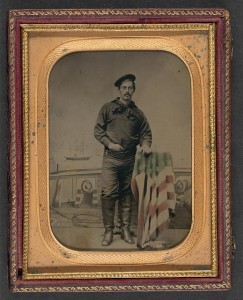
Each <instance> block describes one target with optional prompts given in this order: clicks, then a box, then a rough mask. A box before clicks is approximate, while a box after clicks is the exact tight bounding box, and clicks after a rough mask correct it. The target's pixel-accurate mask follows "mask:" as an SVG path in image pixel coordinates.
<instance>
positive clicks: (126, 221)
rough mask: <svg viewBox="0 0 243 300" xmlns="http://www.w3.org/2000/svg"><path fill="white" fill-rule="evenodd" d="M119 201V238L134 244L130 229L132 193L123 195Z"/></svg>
mask: <svg viewBox="0 0 243 300" xmlns="http://www.w3.org/2000/svg"><path fill="white" fill-rule="evenodd" d="M120 201H121V217H122V228H121V238H122V239H123V240H124V241H125V242H126V243H128V244H134V239H133V235H132V233H131V231H130V225H131V219H132V195H125V196H123V197H122V199H120Z"/></svg>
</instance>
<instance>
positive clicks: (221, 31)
mask: <svg viewBox="0 0 243 300" xmlns="http://www.w3.org/2000/svg"><path fill="white" fill-rule="evenodd" d="M148 10H149V9H146V11H148ZM24 11H25V12H27V10H24ZM60 11H61V10H60ZM89 11H92V10H89ZM96 11H97V10H96ZM116 11H118V10H116ZM129 11H132V10H129ZM139 11H140V15H139V16H129V14H127V15H123V16H122V17H121V16H116V15H112V16H111V15H109V16H105V17H101V16H99V17H97V16H90V15H87V16H83V15H82V16H80V15H79V16H75V17H71V18H69V17H65V16H63V17H60V16H53V17H45V16H43V15H41V14H35V15H34V16H31V10H29V12H30V15H29V16H26V15H24V16H21V15H18V14H15V12H18V11H11V12H10V18H13V17H14V32H15V34H14V35H15V36H14V40H15V41H11V40H9V47H11V46H12V47H13V46H14V48H15V53H14V56H15V61H14V64H15V74H14V75H15V77H14V81H15V83H14V86H12V85H11V83H10V84H9V87H10V90H9V94H10V111H11V107H12V106H13V103H12V101H15V107H16V109H15V120H16V122H15V124H14V126H15V140H16V143H15V147H16V176H17V179H16V184H17V186H16V191H17V203H16V206H15V207H13V206H12V205H11V203H12V202H11V199H12V191H11V185H10V190H9V195H10V220H11V216H12V215H13V214H16V215H17V220H18V221H17V224H16V228H17V245H16V247H17V249H13V246H14V245H13V244H12V242H11V241H12V239H11V236H12V235H13V234H15V230H16V228H14V227H13V225H12V223H11V221H10V231H9V232H10V237H9V239H10V269H11V264H12V258H11V256H12V255H15V258H16V260H17V268H16V270H15V272H16V274H15V275H16V278H17V279H16V281H15V282H13V279H12V276H13V274H11V275H10V286H11V287H12V288H13V287H18V288H23V287H24V288H31V287H37V286H38V287H54V286H55V287H64V286H65V287H70V286H74V287H75V286H79V287H80V286H83V287H87V286H89V287H92V286H96V287H97V286H104V285H108V286H117V285H119V286H124V287H126V286H133V287H135V286H140V287H141V286H143V287H144V286H147V285H157V286H158V285H159V286H162V285H181V286H186V285H193V286H195V288H188V290H189V289H191V290H198V289H200V288H197V287H196V285H202V286H204V285H205V289H207V287H206V286H207V285H211V288H210V289H211V290H213V289H214V290H218V289H220V288H219V287H217V285H220V284H222V283H225V282H226V264H230V269H231V261H230V260H226V256H227V253H226V247H225V244H226V241H225V233H226V228H225V223H224V221H225V195H224V193H223V190H224V183H225V178H224V176H225V173H224V169H225V164H224V152H225V148H224V147H225V141H224V138H225V123H224V114H225V110H224V102H225V94H224V90H225V64H226V59H227V55H228V54H227V53H226V50H225V46H224V42H223V41H224V40H225V34H226V20H225V15H224V13H225V11H224V10H218V11H221V12H222V15H221V16H211V15H210V14H209V13H208V12H209V11H211V12H212V11H215V10H206V11H205V10H203V9H202V10H198V9H197V11H201V12H203V11H205V15H203V16H199V15H196V14H195V15H185V16H182V15H180V14H179V15H178V16H169V15H166V16H162V17H161V16H159V15H154V14H153V13H152V15H149V16H146V15H143V10H141V9H140V10H139ZM152 11H155V9H151V12H152ZM165 11H166V10H165ZM169 11H170V10H167V12H169ZM173 11H175V10H173ZM178 11H180V10H178ZM186 11H187V12H192V11H194V10H191V9H190V10H186ZM35 12H37V11H36V10H35ZM190 22H193V23H214V24H215V25H216V144H217V151H216V153H217V218H218V245H219V246H218V253H219V276H218V277H216V278H154V279H151V278H149V279H148V278H146V279H145V278H139V279H85V280H84V279H82V280H81V279H77V280H70V279H65V280H63V279H62V280H23V279H22V277H21V273H22V263H23V262H22V254H23V253H22V247H23V244H22V237H23V236H22V232H23V144H22V129H23V125H22V92H21V91H22V73H21V72H22V70H21V66H22V60H21V28H20V26H21V24H58V23H59V24H67V23H68V24H76V23H93V24H94V23H95V24H102V23H104V24H105V23H106V24H109V23H124V24H125V23H148V24H151V23H161V24H162V23H190ZM9 34H10V30H9ZM13 43H15V45H13ZM228 59H229V58H228ZM10 72H11V70H10ZM12 89H15V90H14V92H15V99H11V92H13V90H12ZM10 119H11V117H10ZM10 124H11V120H10ZM228 130H229V131H230V128H228ZM13 133H14V131H13V128H10V144H9V149H10V152H9V159H10V161H9V163H10V178H11V175H13V174H11V172H12V171H11V158H12V156H11V148H12V147H13V146H14V145H13V144H12V142H11V135H12V134H13ZM229 252H231V249H230V251H229ZM214 285H215V287H213V286H214ZM172 289H173V290H174V288H172ZM182 289H183V288H182ZM203 289H204V288H203ZM124 290H126V289H124ZM127 290H131V289H127ZM135 290H136V289H135ZM137 290H138V289H137ZM158 290H159V289H158Z"/></svg>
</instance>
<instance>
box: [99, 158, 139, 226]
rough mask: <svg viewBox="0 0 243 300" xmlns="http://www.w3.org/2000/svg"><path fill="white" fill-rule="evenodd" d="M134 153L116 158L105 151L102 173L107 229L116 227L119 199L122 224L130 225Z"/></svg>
mask: <svg viewBox="0 0 243 300" xmlns="http://www.w3.org/2000/svg"><path fill="white" fill-rule="evenodd" d="M133 168H134V155H132V156H128V157H127V158H126V159H124V158H122V159H120V158H114V157H112V156H111V155H109V153H107V152H105V155H104V158H103V164H102V173H101V206H102V215H103V223H104V227H105V230H106V231H109V230H113V229H114V215H115V204H116V201H117V200H118V201H119V206H120V209H121V226H122V227H127V228H129V227H130V224H131V217H132V200H133V195H132V191H131V179H132V173H133Z"/></svg>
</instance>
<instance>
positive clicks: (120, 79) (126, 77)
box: [114, 74, 136, 87]
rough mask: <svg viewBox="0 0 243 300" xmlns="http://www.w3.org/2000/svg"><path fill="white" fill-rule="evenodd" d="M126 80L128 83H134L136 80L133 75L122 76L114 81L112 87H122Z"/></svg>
mask: <svg viewBox="0 0 243 300" xmlns="http://www.w3.org/2000/svg"><path fill="white" fill-rule="evenodd" d="M126 80H130V81H132V82H134V81H135V80H136V77H135V76H134V75H133V74H127V75H124V76H122V77H120V78H119V79H117V81H115V83H114V86H116V87H120V86H121V85H122V83H123V82H124V81H126Z"/></svg>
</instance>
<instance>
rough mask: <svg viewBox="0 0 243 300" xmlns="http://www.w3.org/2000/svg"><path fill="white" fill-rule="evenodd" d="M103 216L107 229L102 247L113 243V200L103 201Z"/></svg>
mask: <svg viewBox="0 0 243 300" xmlns="http://www.w3.org/2000/svg"><path fill="white" fill-rule="evenodd" d="M102 214H103V223H104V227H105V233H104V237H103V240H102V246H109V245H110V244H111V243H112V241H113V229H114V215H115V201H113V200H112V199H102Z"/></svg>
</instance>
